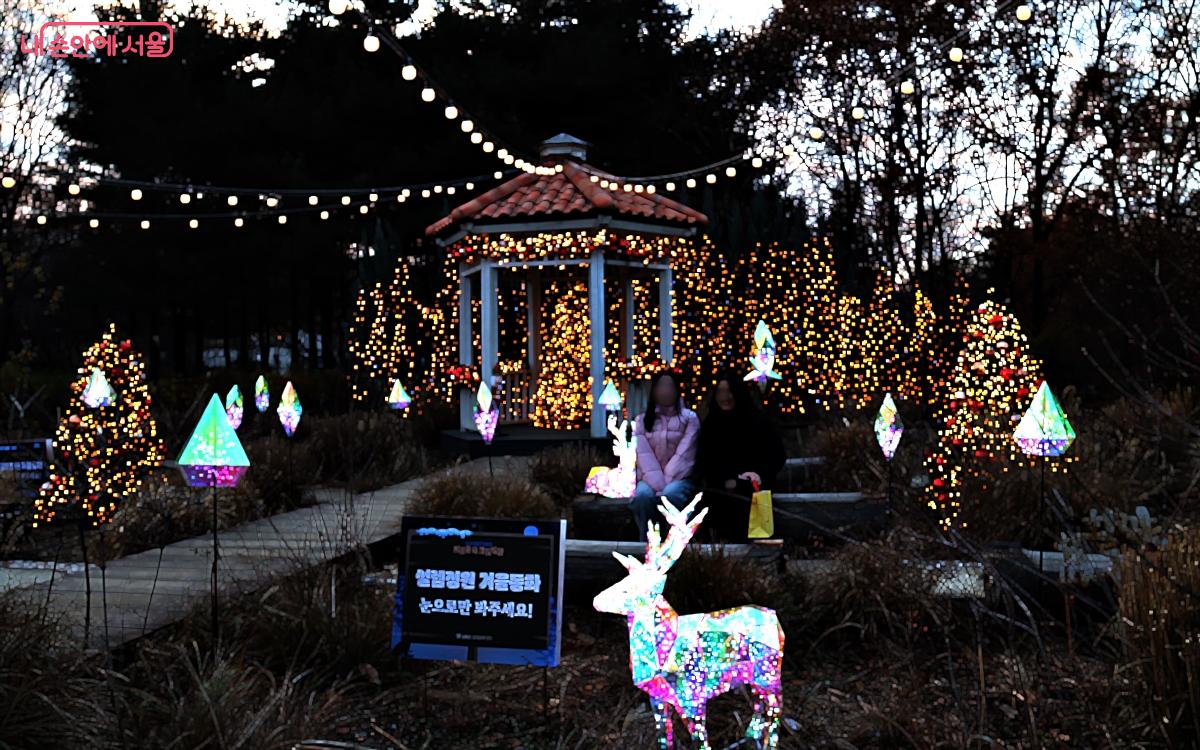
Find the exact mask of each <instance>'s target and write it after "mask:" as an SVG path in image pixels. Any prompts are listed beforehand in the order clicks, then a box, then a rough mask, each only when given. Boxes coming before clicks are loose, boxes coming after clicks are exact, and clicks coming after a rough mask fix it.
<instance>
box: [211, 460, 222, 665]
mask: <svg viewBox="0 0 1200 750" xmlns="http://www.w3.org/2000/svg"><path fill="white" fill-rule="evenodd" d="M212 536H213V540H212V541H213V560H212V592H211V598H212V602H211V605H212V634H213V645H214V646H215V645H216V644H217V641H219V640H220V638H221V624H220V614H219V613H220V606H221V602H220V594H219V592H218V591H217V560H218V558H219V557H220V555H221V553H220V548H219V545H218V544H217V479H216V476H214V477H213V481H212Z"/></svg>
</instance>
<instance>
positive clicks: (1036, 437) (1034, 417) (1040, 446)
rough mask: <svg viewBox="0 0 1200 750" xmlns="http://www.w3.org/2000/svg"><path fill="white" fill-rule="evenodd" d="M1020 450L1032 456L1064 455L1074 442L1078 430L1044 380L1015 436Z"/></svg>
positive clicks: (1018, 425)
mask: <svg viewBox="0 0 1200 750" xmlns="http://www.w3.org/2000/svg"><path fill="white" fill-rule="evenodd" d="M1013 439H1014V440H1016V441H1017V445H1019V446H1020V447H1021V450H1022V451H1023V452H1024V453H1026V454H1027V455H1030V456H1061V455H1062V454H1064V453H1066V452H1067V449H1068V448H1070V447H1071V443H1072V442H1074V441H1075V428H1073V427H1071V422H1070V421H1069V420H1068V419H1067V415H1066V414H1065V413H1063V410H1062V407H1061V406H1059V405H1058V400H1057V399H1055V398H1054V394H1053V393H1051V392H1050V386H1049V385H1047V384H1046V381H1045V380H1043V381H1042V384H1041V385H1040V386H1038V389H1037V393H1036V394H1034V397H1033V403H1032V404H1030V405H1029V409H1027V410H1026V411H1025V416H1023V417H1021V421H1020V423H1018V424H1017V430H1016V432H1014V433H1013Z"/></svg>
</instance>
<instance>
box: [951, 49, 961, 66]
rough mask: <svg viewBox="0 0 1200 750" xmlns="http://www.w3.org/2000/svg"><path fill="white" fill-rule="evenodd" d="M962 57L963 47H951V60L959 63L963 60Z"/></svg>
mask: <svg viewBox="0 0 1200 750" xmlns="http://www.w3.org/2000/svg"><path fill="white" fill-rule="evenodd" d="M962 59H963V51H962V47H951V48H950V62H956V63H959V62H962Z"/></svg>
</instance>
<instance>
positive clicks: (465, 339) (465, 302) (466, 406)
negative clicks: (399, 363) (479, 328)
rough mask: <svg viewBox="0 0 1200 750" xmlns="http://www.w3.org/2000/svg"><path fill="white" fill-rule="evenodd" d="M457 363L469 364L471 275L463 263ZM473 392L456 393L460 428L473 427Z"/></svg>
mask: <svg viewBox="0 0 1200 750" xmlns="http://www.w3.org/2000/svg"><path fill="white" fill-rule="evenodd" d="M458 363H459V364H461V365H466V366H467V367H470V366H471V364H472V363H471V276H470V274H468V273H467V266H466V264H465V263H459V264H458ZM474 398H475V394H474V393H471V391H470V389H460V390H459V394H458V424H459V427H460V428H461V429H463V430H464V431H465V430H473V429H475V419H474V417H473V414H474V408H473V405H472V403H471V402H472V401H473V400H474Z"/></svg>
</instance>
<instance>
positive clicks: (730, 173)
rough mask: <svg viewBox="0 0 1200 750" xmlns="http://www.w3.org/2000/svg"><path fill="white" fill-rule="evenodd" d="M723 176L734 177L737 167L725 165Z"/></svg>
mask: <svg viewBox="0 0 1200 750" xmlns="http://www.w3.org/2000/svg"><path fill="white" fill-rule="evenodd" d="M725 176H726V177H736V176H737V169H736V168H735V167H732V166H730V167H725Z"/></svg>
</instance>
